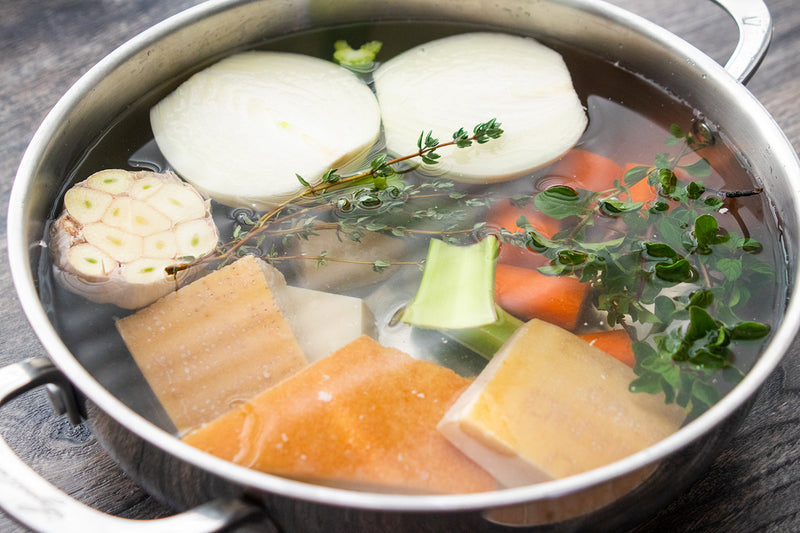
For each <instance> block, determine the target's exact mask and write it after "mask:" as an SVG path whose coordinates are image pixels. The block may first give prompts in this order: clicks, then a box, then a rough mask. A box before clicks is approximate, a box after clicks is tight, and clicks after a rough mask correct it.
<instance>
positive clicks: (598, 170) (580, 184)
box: [545, 148, 623, 192]
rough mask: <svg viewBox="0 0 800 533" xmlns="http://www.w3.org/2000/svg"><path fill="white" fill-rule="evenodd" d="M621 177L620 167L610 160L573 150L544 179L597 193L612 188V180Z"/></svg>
mask: <svg viewBox="0 0 800 533" xmlns="http://www.w3.org/2000/svg"><path fill="white" fill-rule="evenodd" d="M622 177H623V171H622V167H621V166H620V165H619V164H617V163H616V162H615V161H613V160H612V159H609V158H607V157H604V156H602V155H599V154H595V153H592V152H588V151H586V150H581V149H580V148H573V149H572V150H570V151H569V152H567V154H566V155H565V156H564V157H562V158H561V159H560V160H558V161H557V162H556V163H554V164H553V166H552V167H550V170H549V171H548V172H547V176H546V178H545V179H548V180H549V181H553V182H558V183H559V184H561V185H568V186H573V187H577V188H579V189H584V190H587V191H595V192H599V191H604V190H606V189H610V188H612V187H613V186H614V180H622ZM553 184H555V183H553Z"/></svg>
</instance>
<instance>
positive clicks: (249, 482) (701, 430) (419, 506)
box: [8, 0, 800, 511]
mask: <svg viewBox="0 0 800 533" xmlns="http://www.w3.org/2000/svg"><path fill="white" fill-rule="evenodd" d="M246 3H249V2H248V0H210V1H208V2H205V3H203V4H199V5H197V6H194V7H191V8H189V9H187V10H185V11H182V12H180V13H178V14H176V15H173V16H172V17H170V18H168V19H166V20H164V21H162V22H160V23H158V24H156V25H154V26H152V27H150V28H148V29H147V30H145V31H143V32H142V33H140V34H138V35H136V36H135V37H133V38H132V39H130V40H129V41H127V42H125V43H124V44H122V45H121V46H119V47H118V48H117V49H115V50H114V51H112V52H111V53H110V54H108V55H107V56H106V57H105V58H103V59H102V60H101V61H100V62H98V63H97V64H96V65H95V66H94V67H92V68H91V69H90V70H89V71H88V72H87V73H86V74H84V75H83V76H82V77H81V78H80V79H79V80H78V81H77V82H76V83H75V84H74V85H73V86H72V87H70V89H69V90H68V91H67V92H66V93H65V94H64V96H62V98H61V99H60V100H59V101H58V102H57V103H56V105H55V106H54V107H53V109H52V110H51V111H50V112H49V113H48V115H47V116H46V117H45V119H44V121H43V122H42V124H41V125H40V127H39V128H38V129H37V131H36V133H35V135H34V137H33V139H32V140H31V142H30V145H29V147H28V149H27V150H26V152H25V154H24V156H23V158H22V161H21V163H20V166H19V169H18V172H17V175H16V177H15V180H14V185H13V188H12V192H11V197H10V202H9V210H8V248H9V252H8V253H9V263H10V267H11V274H12V279H13V282H14V286H15V288H16V291H17V294H18V296H19V299H20V302H21V304H22V307H23V310H24V312H25V314H26V316H27V318H28V320H29V322H30V323H31V325H32V326H33V329H34V331H35V333H36V335H37V336H38V338H39V340H40V341H41V342H42V344H43V346H44V347H45V349H46V350H47V352H48V354H49V356H50V357H51V359H52V360H53V362H54V364H55V365H56V366H57V367H58V368H59V369H60V370H61V371H62V372H63V373H64V374H65V375H66V376H67V377H68V378H69V380H70V381H71V382H72V383H73V384H74V385H75V386H76V388H78V389H79V390H80V391H81V392H82V393H83V394H84V395H85V396H86V397H88V398H89V399H90V400H91V401H92V402H93V403H95V404H96V405H97V406H98V407H100V408H101V409H102V410H103V411H104V412H106V413H107V414H108V415H109V416H112V417H113V418H114V419H115V420H116V421H117V422H118V423H119V424H121V425H122V426H124V427H125V428H126V429H127V430H129V431H132V432H133V433H135V434H136V435H138V436H140V437H141V438H143V439H145V440H147V441H148V442H150V443H151V444H153V445H155V446H156V447H158V448H160V449H161V450H163V451H165V452H167V453H169V454H171V455H174V456H176V457H179V458H181V459H183V460H185V461H187V462H189V463H191V464H193V465H194V466H196V467H199V468H202V469H204V470H207V471H209V472H212V473H214V474H216V475H218V476H220V477H222V478H224V479H227V480H229V481H232V482H234V483H238V484H240V485H242V486H246V487H251V488H256V489H258V490H262V491H265V492H270V493H276V494H280V495H283V496H288V497H292V498H296V499H301V500H308V501H314V502H318V503H324V504H328V505H337V506H346V507H353V508H360V509H374V510H384V511H454V510H460V511H462V510H477V509H485V508H492V507H498V506H506V505H513V504H518V503H526V502H531V501H534V500H543V499H553V498H557V497H560V496H563V495H567V494H570V493H574V492H578V491H581V490H583V489H586V488H589V487H591V486H594V485H597V484H599V483H601V482H605V481H608V480H611V479H614V478H618V477H620V476H623V475H625V474H628V473H631V472H633V471H635V470H637V469H639V468H642V467H645V466H647V465H649V464H652V463H655V462H657V461H659V460H660V459H662V458H665V457H666V456H668V455H670V454H672V453H674V452H676V451H678V450H680V449H681V448H683V447H685V446H687V445H688V444H689V443H691V442H693V441H695V440H696V439H698V438H700V437H702V436H703V435H704V434H706V433H708V432H710V431H713V430H714V428H715V427H717V426H718V425H719V424H720V423H721V422H722V421H723V420H724V419H726V418H727V417H728V416H730V415H731V414H732V413H733V412H734V411H735V410H736V409H738V408H739V407H740V406H742V405H743V404H745V402H746V401H747V400H748V399H749V398H751V397H752V396H753V395H754V394H755V393H756V392H757V391H758V389H759V388H760V387H761V386H762V385H763V383H764V381H765V380H766V379H767V377H768V376H769V375H770V374H771V373H772V371H773V370H774V369H775V368H776V366H777V365H778V364H779V362H780V360H781V359H782V357H783V355H784V354H785V352H786V351H787V350H788V348H789V346H790V344H791V343H792V341H793V340H794V337H795V334H796V332H797V329H798V324H800V294H798V292H800V277H799V276H798V272H797V271H795V272H791V279H789V280H788V281H789V287H790V294H788V295H787V297H788V305H787V307H786V312H785V314H784V317H783V321H782V323H781V325H780V326H779V328H778V329H777V330H776V331H775V333H774V336H773V338H772V340H771V342H770V343H769V345H768V346H767V348H766V349H765V351H764V352H763V353H762V354H761V356H760V357H759V359H758V361H757V362H756V364H755V365H754V366H753V368H752V369H751V370H750V371H749V372H748V373H747V375H746V376H745V378H744V379H743V380H742V381H741V383H739V384H738V385H737V386H736V387H735V388H734V389H733V390H732V391H730V392H729V393H728V394H727V395H726V396H725V397H724V398H722V400H720V401H719V402H718V403H717V404H715V405H714V406H713V407H711V408H710V409H709V410H708V411H707V412H706V413H704V414H703V415H702V416H700V417H699V418H697V419H696V420H694V421H692V422H690V423H689V424H687V425H686V426H685V427H683V428H681V429H680V430H679V431H678V432H676V433H675V434H673V435H671V436H670V437H667V438H666V439H664V440H662V441H661V442H659V443H657V444H655V445H653V446H651V447H649V448H647V449H645V450H643V451H641V452H638V453H636V454H634V455H631V456H629V457H626V458H624V459H622V460H620V461H617V462H615V463H612V464H609V465H606V466H604V467H601V468H597V469H594V470H591V471H589V472H585V473H582V474H579V475H575V476H571V477H568V478H564V479H559V480H554V481H548V482H543V483H539V484H535V485H529V486H525V487H518V488H508V489H500V490H497V491H493V492H483V493H475V494H456V495H430V494H424V495H407V494H380V493H372V492H361V491H354V490H348V489H339V488H333V487H325V486H320V485H313V484H309V483H305V482H301V481H295V480H291V479H287V478H283V477H279V476H275V475H271V474H267V473H262V472H257V471H254V470H251V469H248V468H246V467H242V466H237V465H234V464H232V463H229V462H228V461H225V460H222V459H219V458H216V457H213V456H211V455H209V454H206V453H205V452H201V451H200V450H197V449H195V448H193V447H191V446H189V445H187V444H184V443H183V442H181V441H180V440H179V439H177V438H176V437H175V436H174V435H172V434H171V433H169V432H167V431H165V430H162V429H160V428H158V427H157V426H156V425H154V424H153V423H151V422H149V421H147V420H146V419H144V418H143V417H142V416H141V415H139V414H137V413H136V412H134V411H133V410H132V409H131V408H129V407H127V406H126V405H125V404H124V403H122V402H121V401H120V400H118V399H117V398H116V397H115V396H114V395H113V394H111V392H110V391H108V390H107V389H106V388H105V387H103V386H102V385H101V384H100V383H99V382H98V381H96V379H95V378H94V377H93V376H92V375H91V374H90V373H89V372H88V371H87V370H86V369H85V368H84V367H83V366H82V365H81V364H80V363H79V362H78V360H77V359H76V358H75V357H74V356H73V355H72V354H71V352H70V351H69V349H68V348H67V347H66V346H65V345H64V343H63V342H62V340H61V338H60V337H59V335H58V333H57V332H56V331H55V329H54V327H53V326H52V324H51V323H50V320H49V319H48V317H47V315H46V313H45V311H44V308H43V307H42V305H41V302H40V300H39V296H38V292H37V290H36V284H35V282H34V278H33V273H32V269H31V263H30V254H31V252H32V250H33V249H38V245H37V247H34V246H31V245H30V243H29V242H26V241H25V235H26V233H25V231H24V228H25V223H24V220H25V213H26V205H27V201H28V199H27V198H26V192H27V191H28V190H29V189H30V186H31V185H32V184H33V182H34V181H35V179H36V171H37V168H38V164H39V162H40V160H41V159H42V158H43V157H44V154H45V153H46V152H47V150H48V149H49V143H50V139H51V138H52V137H53V136H54V134H55V132H56V130H57V129H58V127H59V126H60V124H61V123H62V122H63V120H64V119H65V117H68V116H69V114H70V112H71V111H72V110H73V108H74V107H75V106H76V105H78V104H79V103H80V102H81V100H82V99H84V98H86V97H87V96H88V95H89V94H90V93H91V91H92V88H93V86H94V85H95V84H96V83H97V82H98V81H99V80H101V79H102V78H103V77H104V76H105V75H106V74H107V73H109V72H111V71H113V70H114V69H115V68H116V67H117V66H119V65H121V64H122V63H124V62H125V61H126V60H128V59H129V58H131V57H133V56H134V55H136V54H137V53H139V52H141V51H143V50H145V49H146V48H147V47H148V46H150V45H152V44H153V43H155V42H157V41H158V40H160V39H162V38H164V37H165V36H167V35H169V34H171V33H173V32H175V31H177V30H178V29H180V28H182V27H184V26H187V25H189V24H192V23H194V22H197V21H199V20H202V19H205V18H209V17H211V16H213V15H214V14H216V13H218V12H221V11H225V10H228V9H232V8H234V7H236V6H239V5H243V4H246ZM561 3H562V4H565V5H567V6H568V7H572V8H575V9H580V10H582V11H586V12H590V13H592V14H595V15H601V16H602V17H604V18H607V19H608V20H610V21H611V22H613V23H616V24H621V25H624V26H626V27H628V28H630V29H632V30H635V31H636V32H637V33H639V34H641V35H643V36H644V37H646V38H648V39H650V40H651V41H653V42H655V43H656V44H658V45H660V46H663V47H665V48H667V49H669V50H670V51H671V52H672V53H674V54H677V56H678V57H681V58H686V59H687V60H690V61H692V62H693V63H694V64H695V65H696V67H697V68H698V69H700V70H701V71H702V72H703V73H704V75H705V76H706V77H707V78H706V79H705V80H704V81H705V83H707V84H719V85H721V86H723V87H724V88H725V89H726V90H729V91H732V92H733V94H735V96H736V98H737V99H738V100H739V101H740V103H741V107H742V108H744V109H747V110H748V111H749V112H750V113H754V114H759V115H761V116H760V118H761V120H760V123H761V128H760V130H759V132H758V133H759V134H761V135H762V136H763V137H764V138H765V141H766V142H767V143H768V144H769V146H770V149H771V150H772V151H773V153H774V158H775V160H776V161H780V162H782V163H783V164H784V165H786V166H790V167H791V168H792V170H793V172H789V173H787V174H788V175H795V176H800V161H798V158H797V154H796V153H795V152H794V150H793V149H792V147H791V145H790V143H789V141H788V139H787V138H786V137H785V135H784V134H783V132H782V131H781V130H780V128H779V127H778V125H777V124H776V123H775V121H774V119H772V117H771V116H770V115H769V113H768V111H767V110H766V109H765V108H764V107H763V106H762V104H761V103H760V102H759V101H758V100H757V99H756V98H755V97H754V96H753V95H752V94H751V93H750V92H749V91H748V90H747V89H746V88H745V87H744V86H743V85H742V84H740V83H739V82H737V81H736V80H735V79H734V78H733V77H731V75H730V74H729V73H728V72H726V71H725V70H724V69H723V68H722V66H720V65H719V64H718V63H717V62H715V61H714V60H713V59H711V58H709V57H708V56H707V55H705V54H704V53H703V52H701V51H700V50H698V49H697V48H695V47H694V46H692V45H691V44H689V43H687V42H686V41H684V40H683V39H681V38H679V37H677V36H676V35H674V34H672V33H671V32H669V31H667V30H665V29H664V28H662V27H660V26H658V25H656V24H654V23H652V22H650V21H648V20H646V19H644V18H642V17H640V16H639V15H636V14H633V13H631V12H629V11H626V10H624V9H622V8H620V7H618V6H614V5H612V4H608V3H606V2H605V1H603V0H561ZM792 193H793V197H794V198H793V201H794V205H795V207H796V208H797V206H800V193H798V188H797V187H795V188H793V190H792ZM790 268H791V266H790Z"/></svg>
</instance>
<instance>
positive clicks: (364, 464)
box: [183, 336, 497, 493]
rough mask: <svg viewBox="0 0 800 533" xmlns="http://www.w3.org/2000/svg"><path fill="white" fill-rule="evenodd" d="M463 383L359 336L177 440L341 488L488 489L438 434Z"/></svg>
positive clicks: (487, 480)
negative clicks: (437, 425) (438, 429)
mask: <svg viewBox="0 0 800 533" xmlns="http://www.w3.org/2000/svg"><path fill="white" fill-rule="evenodd" d="M468 385H469V380H468V379H466V378H463V377H461V376H458V375H457V374H456V373H454V372H453V371H451V370H448V369H446V368H443V367H440V366H438V365H435V364H433V363H428V362H424V361H418V360H415V359H413V358H412V357H410V356H409V355H407V354H405V353H403V352H401V351H399V350H396V349H393V348H386V347H383V346H381V345H380V344H378V343H377V342H375V341H374V340H372V339H370V338H369V337H366V336H364V337H360V338H359V339H357V340H355V341H354V342H352V343H350V344H348V345H347V346H345V347H343V348H342V349H340V350H338V351H337V352H336V353H334V354H332V355H331V356H329V357H326V358H324V359H322V360H320V361H319V362H317V363H314V364H313V365H310V366H309V367H307V368H306V369H304V370H303V371H302V372H300V373H298V374H296V375H294V376H292V377H291V378H289V379H287V380H286V381H284V382H283V383H281V384H280V385H278V386H276V387H273V388H272V389H269V390H267V391H265V392H264V393H262V394H260V395H259V396H257V397H256V398H253V399H252V400H251V401H249V402H247V403H246V404H244V405H242V406H241V407H239V408H237V409H235V410H233V411H231V412H229V413H227V414H225V415H223V416H221V417H219V418H218V419H216V420H214V421H213V422H211V423H209V424H207V425H206V426H204V427H202V428H200V429H198V430H196V431H194V432H192V433H190V434H188V435H185V436H184V437H183V440H184V442H186V443H188V444H190V445H192V446H195V447H197V448H199V449H201V450H204V451H207V452H209V453H211V454H213V455H216V456H218V457H221V458H223V459H227V460H229V461H233V462H235V463H237V464H240V465H243V466H247V467H249V468H254V469H257V470H261V471H265V472H270V473H275V474H280V475H285V476H289V477H293V478H299V479H303V480H308V481H315V482H319V483H324V484H333V485H336V486H344V487H348V488H368V489H370V490H378V491H403V492H406V491H410V492H432V493H442V492H444V493H453V492H478V491H486V490H492V489H494V488H496V486H497V484H496V482H495V480H494V479H493V478H492V477H491V476H490V475H489V474H488V473H487V472H486V471H484V470H483V469H481V468H480V467H478V466H477V465H476V464H475V463H474V462H472V461H471V460H470V459H468V458H467V457H466V456H464V455H463V454H462V453H461V452H459V451H458V450H457V449H456V448H455V447H454V446H453V445H452V444H450V442H448V441H447V439H445V438H444V437H443V436H442V435H441V434H440V433H439V432H438V431H437V430H436V424H437V422H438V421H439V420H440V419H441V417H442V415H444V413H445V411H446V410H447V408H448V406H449V405H450V404H451V403H452V401H453V399H454V398H455V397H456V396H457V395H458V394H459V393H460V392H461V391H463V390H464V389H465V388H466V387H467V386H468Z"/></svg>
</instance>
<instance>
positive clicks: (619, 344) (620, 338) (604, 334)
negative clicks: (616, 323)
mask: <svg viewBox="0 0 800 533" xmlns="http://www.w3.org/2000/svg"><path fill="white" fill-rule="evenodd" d="M578 337H580V338H581V339H583V340H585V341H586V342H588V343H589V344H591V345H592V346H594V347H595V348H599V349H601V350H603V351H604V352H606V353H607V354H608V355H610V356H612V357H614V358H616V359H618V360H619V361H622V362H623V363H625V364H626V365H628V366H630V367H632V366H633V365H634V364H636V357H635V356H634V354H633V342H632V341H631V338H630V335H628V332H627V331H625V330H624V329H612V330H610V331H598V332H595V333H583V334H581V335H578Z"/></svg>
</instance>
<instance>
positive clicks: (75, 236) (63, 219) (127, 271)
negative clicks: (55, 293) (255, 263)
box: [50, 169, 219, 309]
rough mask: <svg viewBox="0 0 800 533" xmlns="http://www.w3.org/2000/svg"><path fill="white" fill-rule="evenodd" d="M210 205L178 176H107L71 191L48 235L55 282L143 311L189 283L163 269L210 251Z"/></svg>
mask: <svg viewBox="0 0 800 533" xmlns="http://www.w3.org/2000/svg"><path fill="white" fill-rule="evenodd" d="M218 240H219V232H218V230H217V227H216V226H215V225H214V221H213V219H212V217H211V203H210V201H209V200H207V199H205V198H203V197H202V196H201V195H200V194H199V193H198V192H197V191H196V190H194V189H193V188H192V187H191V186H190V185H188V184H186V183H184V182H183V181H181V180H180V178H178V177H177V176H176V175H175V174H173V173H171V172H168V173H164V174H157V173H155V172H148V171H138V172H131V171H127V170H120V169H109V170H103V171H100V172H96V173H95V174H92V175H91V176H90V177H88V178H87V179H85V180H84V181H82V182H80V183H77V184H75V185H74V186H73V187H71V188H70V189H69V190H68V191H67V192H66V194H65V195H64V210H63V212H62V213H61V215H60V216H59V217H58V218H57V219H56V220H55V222H54V223H53V225H52V227H51V230H50V253H51V255H52V257H53V271H54V276H55V278H56V280H57V281H58V282H59V283H60V284H61V285H62V286H63V287H65V288H66V289H67V290H69V291H71V292H74V293H76V294H79V295H81V296H83V297H85V298H87V299H89V300H91V301H93V302H97V303H113V304H115V305H117V306H118V307H122V308H125V309H137V308H139V307H144V306H145V305H148V304H150V303H152V302H154V301H155V300H157V299H158V298H160V297H162V296H164V295H165V294H167V293H169V292H172V291H174V290H175V289H176V287H177V286H179V285H180V284H181V283H182V282H186V281H188V280H189V279H191V278H192V277H193V276H194V275H195V274H196V273H197V270H198V269H196V268H193V269H187V270H183V271H181V272H179V273H178V275H177V276H170V275H168V274H167V273H166V271H165V269H166V267H168V266H174V265H176V264H181V263H185V262H187V261H188V260H190V258H197V257H202V256H204V255H206V254H208V253H209V252H211V251H213V250H214V247H215V246H216V244H217V241H218Z"/></svg>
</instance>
